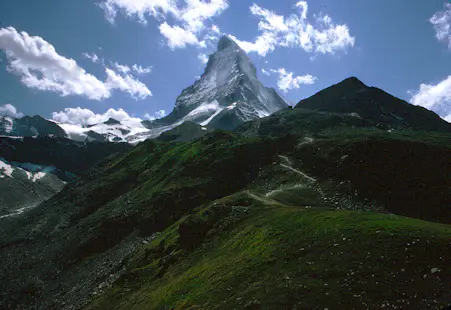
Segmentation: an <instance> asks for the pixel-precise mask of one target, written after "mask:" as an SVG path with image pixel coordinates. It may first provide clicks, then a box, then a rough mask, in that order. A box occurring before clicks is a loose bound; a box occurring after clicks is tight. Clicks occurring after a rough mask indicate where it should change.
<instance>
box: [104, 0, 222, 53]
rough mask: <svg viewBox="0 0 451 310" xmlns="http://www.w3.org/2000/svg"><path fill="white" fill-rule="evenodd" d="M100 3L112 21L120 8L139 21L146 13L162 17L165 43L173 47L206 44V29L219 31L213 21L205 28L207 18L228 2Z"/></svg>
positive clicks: (116, 0)
mask: <svg viewBox="0 0 451 310" xmlns="http://www.w3.org/2000/svg"><path fill="white" fill-rule="evenodd" d="M99 6H100V7H101V8H102V9H103V10H104V12H105V17H106V19H107V20H108V21H109V22H111V23H114V21H115V19H116V17H117V14H118V13H119V12H121V13H123V14H124V15H125V16H126V17H128V18H131V19H135V20H137V21H138V22H140V23H142V24H147V19H148V18H149V17H152V18H155V19H157V20H162V21H163V22H162V23H161V24H160V25H159V29H160V33H161V34H162V35H163V36H164V37H165V38H166V40H167V44H168V46H169V47H170V48H171V49H176V48H184V47H186V46H187V45H196V46H198V47H206V39H205V38H204V39H201V36H202V35H203V34H205V32H216V33H218V34H219V28H218V27H217V26H216V25H212V26H211V28H210V29H209V30H208V29H207V27H206V25H205V24H206V22H207V21H209V20H211V19H212V18H213V17H216V16H218V15H220V14H221V13H222V12H223V11H224V10H226V9H227V8H228V6H229V5H228V2H227V0H208V1H207V0H183V1H176V0H104V1H103V2H101V3H100V4H99ZM169 17H171V19H172V20H173V21H174V22H175V23H174V24H173V25H169V24H168V22H167V20H168V18H169Z"/></svg>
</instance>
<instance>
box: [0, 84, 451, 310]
mask: <svg viewBox="0 0 451 310" xmlns="http://www.w3.org/2000/svg"><path fill="white" fill-rule="evenodd" d="M352 81H353V80H351V82H352ZM348 82H349V81H348ZM354 82H355V80H354ZM354 82H352V83H354ZM352 83H351V84H352ZM357 85H358V87H361V85H360V84H357ZM376 105H377V106H378V109H379V108H380V109H382V107H383V106H384V103H381V104H380V107H379V103H376ZM371 107H372V105H368V109H366V110H365V111H367V112H368V114H365V115H366V116H365V117H363V116H362V115H363V114H364V113H363V112H360V113H358V112H355V113H353V112H354V111H353V112H346V111H336V112H331V111H316V110H311V109H300V108H295V109H283V110H281V111H279V112H277V113H275V114H274V115H271V116H269V117H267V118H263V119H259V120H255V121H253V122H249V123H245V124H243V125H242V126H241V127H240V128H239V129H238V130H237V131H238V132H234V133H232V132H226V131H214V132H210V133H207V134H206V135H204V136H202V137H200V138H198V139H196V140H194V141H189V142H174V141H177V140H178V139H185V137H186V136H190V135H191V134H192V133H194V134H195V135H196V134H197V133H199V127H198V126H197V125H195V126H193V124H190V123H187V124H185V125H184V126H183V125H182V126H181V127H179V128H176V129H175V130H174V131H172V132H168V133H167V134H166V135H163V136H162V139H166V140H168V141H172V142H165V141H159V140H154V141H145V142H143V143H141V144H139V145H137V146H136V147H134V148H133V149H131V150H129V151H128V152H126V153H124V154H122V155H116V156H111V157H109V158H106V159H105V160H103V161H101V162H99V163H97V164H96V165H94V166H93V167H92V168H91V169H90V170H89V171H88V172H87V173H85V174H84V175H82V177H81V178H80V179H78V180H77V181H76V182H74V183H73V184H70V185H69V186H66V187H65V188H64V189H63V190H62V191H61V192H60V193H58V194H57V195H55V196H53V197H52V198H51V199H49V200H48V201H45V202H44V203H42V204H41V205H40V206H38V207H37V208H35V209H32V210H30V211H28V212H26V213H24V214H23V216H21V217H17V218H7V219H3V220H2V222H1V225H0V249H1V251H0V261H2V264H0V276H1V277H2V280H3V281H1V282H0V308H20V307H22V308H38V309H48V308H58V309H60V308H62V309H74V308H75V309H79V308H85V309H116V308H117V309H230V308H233V309H326V308H328V309H334V308H340V309H354V308H355V309H380V308H395V309H401V308H402V309H442V308H444V307H445V306H448V305H450V304H451V269H450V267H449V260H450V259H451V249H450V247H449V240H451V225H450V223H451V206H450V205H449V203H448V202H449V201H450V200H451V195H450V188H451V184H450V178H449V175H451V159H450V158H451V156H450V155H451V153H450V152H451V134H449V133H446V132H444V131H445V130H443V131H442V130H441V129H440V132H431V131H418V130H411V129H412V128H417V127H416V125H411V124H415V121H414V120H412V119H409V122H410V123H409V124H407V123H406V122H404V123H396V122H394V120H393V119H392V118H390V117H389V116H387V115H386V114H383V116H381V115H380V114H377V113H372V112H371V111H373V110H372V109H371ZM376 110H377V109H376ZM384 111H385V110H384ZM398 112H399V111H398ZM398 112H397V113H398ZM401 112H402V111H401ZM401 112H400V113H401ZM384 113H385V112H384ZM392 113H394V112H392ZM360 114H362V115H360ZM420 114H421V113H420ZM396 115H397V116H399V115H398V114H396ZM381 117H382V118H381ZM387 117H388V118H387ZM422 117H423V116H421V115H420V119H422ZM395 118H396V117H395ZM396 119H397V118H396ZM406 119H407V117H406ZM432 123H433V124H432ZM427 126H428V129H430V128H433V127H434V126H436V127H437V128H444V127H442V126H445V125H443V122H442V121H441V120H440V119H436V120H432V119H431V123H430V124H429V125H427ZM418 128H423V127H418ZM200 129H201V130H202V128H200ZM423 129H424V128H423ZM406 216H407V217H406ZM426 220H427V221H426ZM432 221H434V222H441V223H434V222H432Z"/></svg>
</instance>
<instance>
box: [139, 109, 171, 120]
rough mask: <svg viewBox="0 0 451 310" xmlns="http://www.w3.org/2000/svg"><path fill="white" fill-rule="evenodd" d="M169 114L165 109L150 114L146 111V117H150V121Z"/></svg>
mask: <svg viewBox="0 0 451 310" xmlns="http://www.w3.org/2000/svg"><path fill="white" fill-rule="evenodd" d="M166 115H167V114H166V111H165V110H158V111H157V112H155V113H154V114H153V115H150V114H149V113H146V114H145V115H144V118H146V119H148V120H150V121H153V120H155V119H158V118H163V117H165V116H166Z"/></svg>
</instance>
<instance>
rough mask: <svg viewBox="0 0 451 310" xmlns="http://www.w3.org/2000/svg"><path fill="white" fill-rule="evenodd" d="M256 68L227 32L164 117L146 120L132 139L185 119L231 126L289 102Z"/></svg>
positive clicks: (220, 127)
mask: <svg viewBox="0 0 451 310" xmlns="http://www.w3.org/2000/svg"><path fill="white" fill-rule="evenodd" d="M256 71H257V70H256V68H255V67H254V65H253V64H252V63H251V62H250V60H249V58H248V57H247V55H246V52H244V51H243V50H242V49H241V48H240V47H239V46H238V44H236V43H235V42H234V41H232V40H231V39H230V38H228V37H227V36H224V37H222V38H221V40H220V41H219V43H218V50H217V52H216V53H214V54H213V55H211V56H210V58H209V60H208V63H207V67H206V69H205V72H204V74H203V75H202V76H201V78H200V79H199V80H197V81H196V82H195V83H194V84H193V85H192V86H190V87H188V88H186V89H184V90H183V91H182V93H181V95H180V96H179V97H178V98H177V100H176V103H175V107H174V110H173V111H172V112H171V113H170V114H169V115H168V116H167V117H165V118H163V119H161V120H157V121H154V122H149V124H147V125H148V128H149V129H150V130H149V131H147V132H141V133H139V134H138V135H136V136H133V137H130V139H131V140H135V141H137V140H145V139H146V138H155V137H157V136H159V135H160V134H161V133H162V132H164V131H167V130H171V129H172V128H174V127H177V126H178V125H181V124H182V123H183V122H185V121H191V122H195V123H197V124H199V125H201V126H207V125H208V126H209V127H210V128H217V129H234V128H235V127H237V126H238V125H240V124H241V123H243V122H245V121H249V120H253V119H256V118H261V117H265V116H268V115H270V114H272V113H274V112H276V111H278V110H280V109H283V108H286V107H287V106H288V104H287V103H286V101H285V100H284V99H282V98H281V97H280V96H279V95H278V94H277V92H276V91H275V90H274V89H271V88H266V87H264V86H263V85H262V83H261V82H260V81H259V80H258V78H257V73H256Z"/></svg>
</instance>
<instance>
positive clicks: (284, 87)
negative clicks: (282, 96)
mask: <svg viewBox="0 0 451 310" xmlns="http://www.w3.org/2000/svg"><path fill="white" fill-rule="evenodd" d="M262 73H263V74H265V75H267V76H269V75H271V74H277V75H278V76H279V77H278V80H277V87H278V88H279V89H280V90H281V91H283V92H284V93H287V92H288V91H289V90H293V89H299V88H300V87H301V85H311V84H314V83H315V82H316V80H317V78H316V77H314V76H312V75H310V74H307V75H303V76H294V74H293V72H287V70H286V69H285V68H279V69H277V70H274V69H270V70H269V71H266V70H265V69H262Z"/></svg>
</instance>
